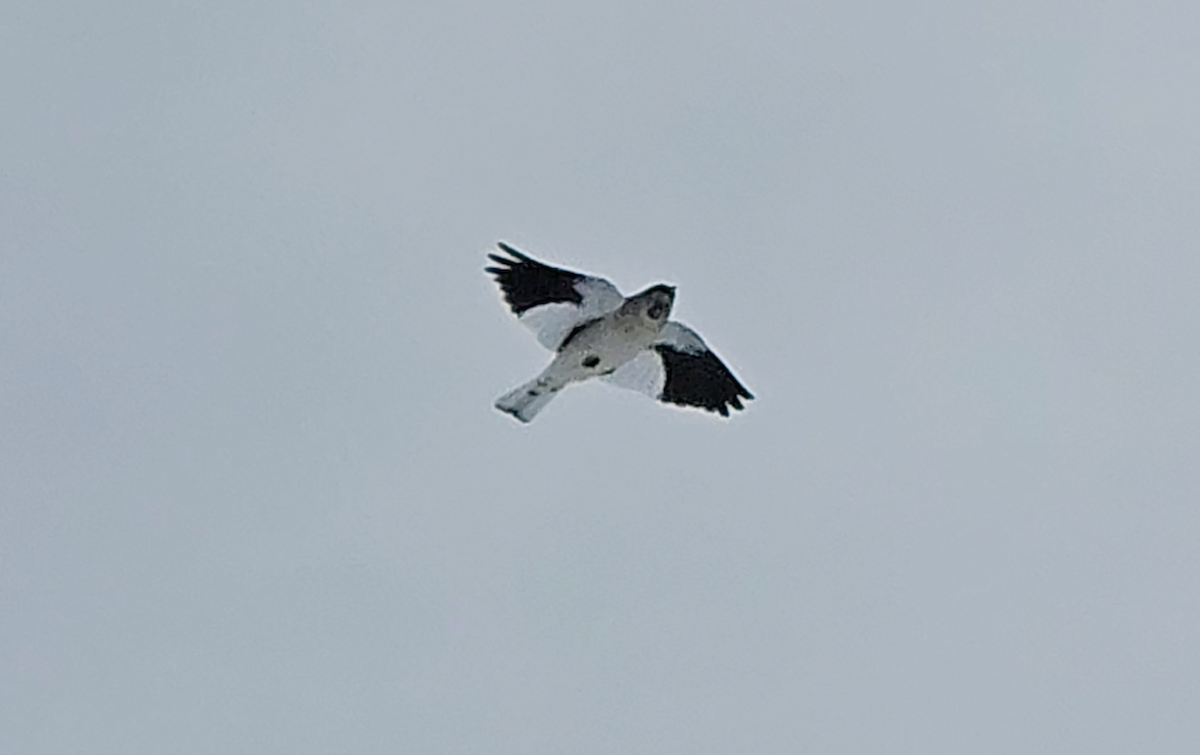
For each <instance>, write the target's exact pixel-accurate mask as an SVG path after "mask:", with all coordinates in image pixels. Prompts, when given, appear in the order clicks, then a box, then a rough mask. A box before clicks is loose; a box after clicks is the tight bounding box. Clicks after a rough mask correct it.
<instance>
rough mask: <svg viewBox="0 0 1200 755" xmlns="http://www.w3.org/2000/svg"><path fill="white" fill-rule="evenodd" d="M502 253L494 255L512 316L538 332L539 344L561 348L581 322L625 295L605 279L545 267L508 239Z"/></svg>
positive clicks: (613, 306)
mask: <svg viewBox="0 0 1200 755" xmlns="http://www.w3.org/2000/svg"><path fill="white" fill-rule="evenodd" d="M498 246H499V247H500V251H502V252H504V253H505V254H507V255H509V256H508V257H502V256H500V255H498V254H489V255H488V257H489V258H490V259H491V260H492V261H493V262H495V263H497V266H496V267H489V268H487V272H489V273H491V274H492V275H493V276H495V278H496V282H497V283H498V284H500V290H501V291H503V292H504V300H505V301H506V302H508V305H509V307H510V308H512V311H513V314H515V315H516V316H517V319H518V320H520V321H521V324H522V325H525V326H526V327H528V328H529V329H530V330H532V331H533V332H534V334H535V335H536V336H537V339H538V342H540V343H541V344H542V345H543V346H545V347H546V348H548V349H552V350H553V349H557V348H558V347H559V346H560V345H561V344H562V342H563V339H564V338H566V337H567V334H569V333H570V332H571V331H572V330H573V329H574V328H575V327H576V326H578V325H580V324H581V323H584V322H587V321H588V320H593V319H595V318H597V317H603V316H604V315H606V314H608V313H609V312H612V311H613V310H615V309H617V308H618V307H620V306H621V304H622V302H624V301H625V297H623V296H621V292H620V291H618V290H617V287H616V286H614V285H613V284H611V283H609V282H608V281H606V280H604V279H603V278H597V277H595V276H591V275H584V274H583V273H576V272H573V271H571V270H563V269H561V268H557V267H550V266H549V265H544V264H542V263H541V262H538V261H537V260H534V259H531V258H529V257H527V256H525V255H524V254H522V253H521V252H519V251H517V250H516V249H514V248H512V247H511V246H509V245H508V244H505V243H504V242H500V243H499V244H498Z"/></svg>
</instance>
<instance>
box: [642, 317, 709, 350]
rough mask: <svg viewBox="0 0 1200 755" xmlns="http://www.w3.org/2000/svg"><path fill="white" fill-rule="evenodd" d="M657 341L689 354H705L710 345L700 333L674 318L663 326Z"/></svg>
mask: <svg viewBox="0 0 1200 755" xmlns="http://www.w3.org/2000/svg"><path fill="white" fill-rule="evenodd" d="M655 343H661V344H666V345H667V346H670V347H672V348H674V349H676V350H677V351H682V352H684V353H687V354H703V353H704V352H706V351H708V346H707V345H706V344H705V343H704V339H703V338H701V337H700V334H699V333H697V332H696V331H694V330H692V329H691V328H689V327H688V326H686V325H683V324H682V323H678V322H675V321H674V320H671V321H670V322H668V323H667V324H666V325H664V326H663V329H662V333H660V334H659V336H658V340H657V341H655Z"/></svg>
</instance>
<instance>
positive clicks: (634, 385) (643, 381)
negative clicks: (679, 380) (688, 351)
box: [600, 328, 667, 399]
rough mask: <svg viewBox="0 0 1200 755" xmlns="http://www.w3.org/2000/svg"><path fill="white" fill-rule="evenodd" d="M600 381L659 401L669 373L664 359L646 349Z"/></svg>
mask: <svg viewBox="0 0 1200 755" xmlns="http://www.w3.org/2000/svg"><path fill="white" fill-rule="evenodd" d="M664 330H665V328H664ZM600 379H601V380H603V381H605V382H606V383H610V384H612V385H615V386H617V387H618V388H625V389H627V390H631V391H637V392H638V393H644V394H646V395H647V396H649V397H650V398H653V399H657V398H658V397H659V396H660V395H662V390H663V385H664V384H665V382H666V379H667V373H666V371H665V370H664V369H663V363H662V357H660V356H659V355H658V353H657V352H655V351H654V350H652V349H646V350H645V351H641V352H638V355H637V356H635V357H634V358H633V359H630V360H629V361H628V362H626V363H625V364H623V365H621V366H620V367H618V368H617V369H616V371H615V372H612V373H610V374H608V375H604V376H602V377H601V378H600Z"/></svg>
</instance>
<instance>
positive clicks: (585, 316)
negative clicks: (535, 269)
mask: <svg viewBox="0 0 1200 755" xmlns="http://www.w3.org/2000/svg"><path fill="white" fill-rule="evenodd" d="M575 290H576V291H578V292H579V295H580V296H582V297H583V302H582V303H581V304H572V303H570V302H551V303H549V304H542V305H539V306H537V307H532V308H530V309H527V310H525V312H524V313H522V314H521V315H519V316H518V317H517V319H518V320H519V321H520V323H521V324H522V325H524V326H525V327H527V328H529V329H530V330H532V331H533V334H534V335H535V336H537V339H538V343H540V344H541V345H542V346H545V347H546V348H547V349H550V350H551V351H556V350H557V349H558V347H559V344H561V343H562V342H563V339H564V338H566V337H567V334H568V333H570V332H571V331H572V330H573V329H574V328H575V326H576V325H578V324H580V323H582V322H586V321H588V320H594V319H595V318H597V317H603V316H604V315H606V314H608V313H609V312H612V311H613V310H615V309H617V308H618V307H620V306H621V304H622V303H624V301H625V297H623V296H621V292H620V291H618V290H617V287H616V286H614V285H613V284H611V283H609V282H608V281H606V280H604V279H603V278H593V277H590V276H589V277H586V278H584V279H583V280H581V281H579V282H578V283H576V284H575Z"/></svg>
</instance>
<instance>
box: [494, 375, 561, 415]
mask: <svg viewBox="0 0 1200 755" xmlns="http://www.w3.org/2000/svg"><path fill="white" fill-rule="evenodd" d="M559 389H560V386H554V385H552V384H550V383H549V382H548V381H546V380H545V379H544V378H542V377H537V378H534V379H533V380H530V381H529V382H528V383H525V384H524V385H521V386H518V387H516V388H514V389H512V390H511V391H509V392H508V393H506V394H504V395H503V396H501V397H500V398H498V399H496V408H497V409H499V410H500V411H502V412H508V413H509V414H511V415H512V416H514V417H516V418H517V419H519V420H521V421H522V422H531V421H532V420H533V418H534V417H536V416H537V413H538V412H540V411H541V410H542V409H545V408H546V404H549V403H550V399H552V398H554V397H555V396H557V395H558V391H559Z"/></svg>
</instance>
